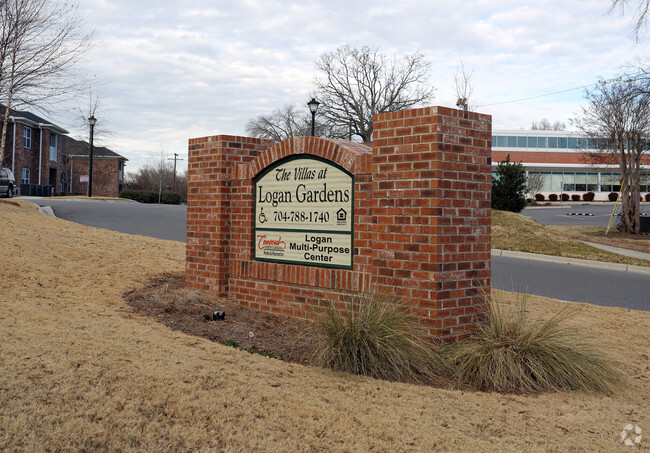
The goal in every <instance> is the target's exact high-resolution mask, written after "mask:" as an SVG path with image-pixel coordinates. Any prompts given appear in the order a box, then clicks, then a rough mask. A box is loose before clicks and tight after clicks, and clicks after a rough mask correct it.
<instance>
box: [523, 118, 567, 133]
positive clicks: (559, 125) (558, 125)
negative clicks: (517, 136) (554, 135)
mask: <svg viewBox="0 0 650 453" xmlns="http://www.w3.org/2000/svg"><path fill="white" fill-rule="evenodd" d="M530 129H531V130H533V131H563V130H565V129H566V124H565V123H563V122H562V121H556V122H554V123H552V124H551V122H550V121H549V120H547V119H546V118H542V119H541V120H539V121H533V123H532V124H531V125H530Z"/></svg>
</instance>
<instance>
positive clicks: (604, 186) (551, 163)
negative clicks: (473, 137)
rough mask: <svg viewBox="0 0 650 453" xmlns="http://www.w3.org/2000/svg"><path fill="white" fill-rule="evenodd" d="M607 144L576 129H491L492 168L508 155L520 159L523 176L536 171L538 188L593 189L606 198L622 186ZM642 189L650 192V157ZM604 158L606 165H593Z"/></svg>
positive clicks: (557, 190)
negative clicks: (538, 177)
mask: <svg viewBox="0 0 650 453" xmlns="http://www.w3.org/2000/svg"><path fill="white" fill-rule="evenodd" d="M606 147H607V144H606V143H601V142H600V141H598V140H594V139H589V138H587V137H586V136H585V135H582V134H580V133H578V132H570V131H542V130H529V131H528V130H527V131H525V130H519V131H505V130H502V131H498V130H495V131H493V132H492V169H493V170H494V169H495V168H496V166H497V165H498V164H499V162H501V161H503V160H505V159H506V157H507V156H508V155H510V161H511V162H521V163H522V165H523V166H524V167H525V168H526V176H527V177H528V176H530V175H535V174H538V175H540V176H541V179H542V181H543V185H542V189H541V190H540V191H539V193H541V194H542V195H544V196H545V197H547V198H548V196H549V195H551V194H557V195H558V196H561V194H563V193H566V194H568V195H580V196H582V195H584V194H585V193H586V192H593V193H594V194H595V200H607V196H608V194H609V193H610V192H618V191H619V190H620V188H621V185H620V180H619V178H620V176H619V172H618V166H617V165H616V163H615V162H614V161H613V159H612V158H611V156H608V155H607V154H608V153H607V152H603V151H601V150H603V149H606ZM645 157H646V158H645V159H644V165H643V169H644V174H643V175H642V176H641V192H642V193H643V194H646V193H650V156H645ZM603 158H604V159H605V160H606V162H609V164H607V165H606V164H603V163H599V164H595V163H594V162H595V161H602V160H603Z"/></svg>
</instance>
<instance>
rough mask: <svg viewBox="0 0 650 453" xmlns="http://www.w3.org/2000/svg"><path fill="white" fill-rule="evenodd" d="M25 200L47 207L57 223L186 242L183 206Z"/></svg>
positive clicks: (51, 199) (49, 199) (40, 199)
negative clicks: (69, 222)
mask: <svg viewBox="0 0 650 453" xmlns="http://www.w3.org/2000/svg"><path fill="white" fill-rule="evenodd" d="M25 198H26V199H27V200H28V201H31V202H33V203H36V204H37V205H39V206H41V207H43V206H50V207H51V208H52V210H53V211H54V215H56V216H57V217H58V218H60V219H65V220H70V221H71V222H76V223H81V224H83V225H89V226H94V227H100V228H106V229H108V230H113V231H119V232H120V233H128V234H137V235H140V236H149V237H154V238H157V239H166V240H169V241H179V242H185V218H186V213H187V206H185V205H157V204H141V203H136V202H134V201H126V200H125V201H121V200H120V201H97V200H83V199H75V200H57V199H54V198H39V199H30V198H28V197H25Z"/></svg>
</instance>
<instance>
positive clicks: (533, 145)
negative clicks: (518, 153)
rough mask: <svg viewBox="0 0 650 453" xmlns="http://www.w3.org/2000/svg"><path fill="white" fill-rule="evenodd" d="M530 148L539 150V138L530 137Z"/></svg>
mask: <svg viewBox="0 0 650 453" xmlns="http://www.w3.org/2000/svg"><path fill="white" fill-rule="evenodd" d="M528 147H529V148H537V137H528Z"/></svg>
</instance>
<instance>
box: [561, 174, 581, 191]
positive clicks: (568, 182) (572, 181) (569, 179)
mask: <svg viewBox="0 0 650 453" xmlns="http://www.w3.org/2000/svg"><path fill="white" fill-rule="evenodd" d="M562 182H563V183H564V187H563V188H562V191H563V192H573V191H575V190H577V189H576V175H575V173H564V175H563V176H562Z"/></svg>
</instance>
